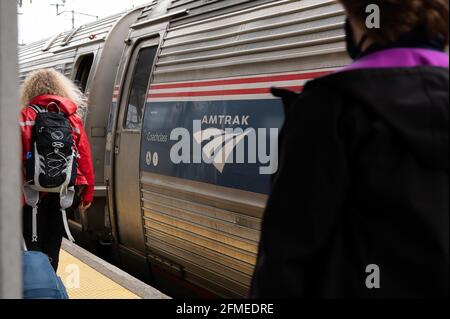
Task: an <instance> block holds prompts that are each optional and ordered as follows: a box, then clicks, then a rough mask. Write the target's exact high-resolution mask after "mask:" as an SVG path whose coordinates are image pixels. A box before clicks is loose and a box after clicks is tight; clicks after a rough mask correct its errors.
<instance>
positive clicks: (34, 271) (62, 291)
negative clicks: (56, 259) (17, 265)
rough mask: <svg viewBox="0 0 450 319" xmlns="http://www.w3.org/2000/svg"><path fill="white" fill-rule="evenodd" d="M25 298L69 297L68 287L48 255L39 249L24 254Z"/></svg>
mask: <svg viewBox="0 0 450 319" xmlns="http://www.w3.org/2000/svg"><path fill="white" fill-rule="evenodd" d="M22 272H23V299H69V296H68V294H67V291H66V288H65V287H64V284H63V282H62V280H61V278H59V277H58V276H57V275H56V273H55V271H54V270H53V267H52V265H51V264H50V261H49V259H48V257H47V256H46V255H45V254H43V253H41V252H37V251H27V249H26V247H25V244H24V252H23V255H22Z"/></svg>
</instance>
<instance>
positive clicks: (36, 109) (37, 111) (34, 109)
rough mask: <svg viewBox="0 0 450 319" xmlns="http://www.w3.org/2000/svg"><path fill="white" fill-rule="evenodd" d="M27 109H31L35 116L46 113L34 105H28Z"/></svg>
mask: <svg viewBox="0 0 450 319" xmlns="http://www.w3.org/2000/svg"><path fill="white" fill-rule="evenodd" d="M29 108H30V109H32V110H33V111H35V112H36V114H39V113H45V112H46V110H45V109H44V108H42V107H41V106H39V105H35V104H32V105H30V106H29Z"/></svg>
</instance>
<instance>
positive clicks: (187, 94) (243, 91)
mask: <svg viewBox="0 0 450 319" xmlns="http://www.w3.org/2000/svg"><path fill="white" fill-rule="evenodd" d="M283 89H286V90H291V91H296V92H299V91H301V90H302V89H303V86H288V87H283ZM270 93H271V90H270V88H259V89H239V90H216V91H199V92H174V93H150V94H149V95H148V98H164V97H196V96H197V97H198V96H221V95H253V94H270Z"/></svg>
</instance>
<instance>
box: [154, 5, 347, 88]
mask: <svg viewBox="0 0 450 319" xmlns="http://www.w3.org/2000/svg"><path fill="white" fill-rule="evenodd" d="M225 2H226V1H225ZM344 19H345V16H344V11H343V8H342V7H341V5H339V4H338V3H337V2H336V1H325V0H295V1H292V0H284V1H277V2H274V3H269V4H264V5H262V6H259V7H256V8H252V9H246V10H241V11H238V12H235V13H233V14H227V15H225V16H223V17H217V18H213V19H209V20H206V21H205V22H203V23H192V24H191V23H189V24H187V25H184V26H175V27H174V26H172V27H171V29H170V30H169V32H168V34H167V37H166V38H165V41H164V45H163V47H162V51H161V54H160V57H159V60H158V63H157V68H156V71H155V73H154V74H155V82H156V83H159V82H172V81H180V80H196V79H208V78H218V77H231V76H239V75H247V74H249V71H250V74H252V73H253V72H254V70H255V68H257V69H258V70H260V71H261V73H272V72H283V71H295V70H296V69H300V70H302V69H309V70H311V69H320V68H328V67H336V66H339V65H345V64H346V63H348V58H347V57H346V55H345V43H344V40H345V34H344V30H343V25H344ZM274 66H276V70H275V69H274Z"/></svg>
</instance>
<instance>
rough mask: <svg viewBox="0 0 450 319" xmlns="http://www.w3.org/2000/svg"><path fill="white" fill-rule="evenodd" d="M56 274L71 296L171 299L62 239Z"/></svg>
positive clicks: (72, 297) (82, 297)
mask: <svg viewBox="0 0 450 319" xmlns="http://www.w3.org/2000/svg"><path fill="white" fill-rule="evenodd" d="M58 276H60V277H61V279H62V281H63V282H64V285H65V286H66V289H67V292H68V294H69V297H70V299H170V297H168V296H166V295H165V294H163V293H161V292H160V291H158V290H156V289H155V288H153V287H151V286H149V285H147V284H145V283H143V282H142V281H140V280H138V279H136V278H134V277H132V276H130V275H129V274H127V273H126V272H124V271H122V270H120V269H119V268H117V267H115V266H113V265H111V264H109V263H107V262H105V261H104V260H102V259H100V258H98V257H97V256H94V255H93V254H91V253H90V252H88V251H86V250H84V249H83V248H81V247H79V246H77V245H76V244H73V243H71V242H69V241H67V240H64V241H63V245H62V249H61V253H60V262H59V268H58Z"/></svg>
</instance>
